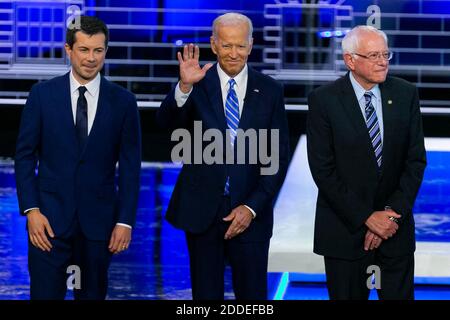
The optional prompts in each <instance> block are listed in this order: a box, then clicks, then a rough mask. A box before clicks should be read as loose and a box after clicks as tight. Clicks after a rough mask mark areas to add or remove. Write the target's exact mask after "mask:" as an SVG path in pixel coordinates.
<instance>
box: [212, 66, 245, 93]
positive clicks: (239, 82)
mask: <svg viewBox="0 0 450 320" xmlns="http://www.w3.org/2000/svg"><path fill="white" fill-rule="evenodd" d="M217 73H218V74H219V79H220V87H221V88H225V89H227V85H228V80H230V79H231V78H230V76H229V75H227V74H226V73H225V71H223V69H222V68H221V67H220V64H219V63H217ZM247 77H248V67H247V64H245V66H244V68H243V69H242V70H241V72H239V73H238V74H237V75H236V76H235V77H234V78H233V79H234V81H236V86H237V87H238V88H242V87H243V85H244V83H245V81H247Z"/></svg>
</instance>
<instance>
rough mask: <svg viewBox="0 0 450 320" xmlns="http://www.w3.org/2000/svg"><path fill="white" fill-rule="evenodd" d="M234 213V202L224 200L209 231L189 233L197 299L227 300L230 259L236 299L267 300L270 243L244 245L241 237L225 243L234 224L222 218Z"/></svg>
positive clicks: (191, 266) (195, 298)
mask: <svg viewBox="0 0 450 320" xmlns="http://www.w3.org/2000/svg"><path fill="white" fill-rule="evenodd" d="M230 213H231V207H230V199H229V198H228V197H223V200H222V203H221V205H220V208H219V210H218V212H217V216H216V219H215V221H214V223H213V224H212V225H211V226H210V227H209V229H208V230H207V231H206V232H204V233H201V234H192V233H188V232H186V240H187V245H188V251H189V258H190V271H191V284H192V297H193V299H194V300H223V299H224V271H225V264H226V261H227V260H228V262H229V264H230V266H231V272H232V279H233V290H234V294H235V297H236V299H239V300H265V299H267V263H268V254H269V241H263V242H242V241H240V239H239V236H237V237H235V238H232V239H230V240H224V236H225V233H226V231H227V229H228V226H229V225H230V222H224V221H223V220H222V218H224V217H226V216H227V215H228V214H230ZM244 232H245V231H244Z"/></svg>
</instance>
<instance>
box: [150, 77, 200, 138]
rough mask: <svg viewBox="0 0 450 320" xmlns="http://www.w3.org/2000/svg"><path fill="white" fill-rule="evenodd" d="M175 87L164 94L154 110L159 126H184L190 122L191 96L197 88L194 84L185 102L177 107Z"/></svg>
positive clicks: (172, 127)
mask: <svg viewBox="0 0 450 320" xmlns="http://www.w3.org/2000/svg"><path fill="white" fill-rule="evenodd" d="M175 90H176V87H175V88H173V89H172V91H171V92H170V93H169V94H168V95H167V96H166V98H165V99H164V100H163V102H162V103H161V106H160V107H159V109H158V111H157V112H156V122H157V123H158V125H159V126H160V127H161V128H165V129H176V128H186V127H187V126H188V125H189V124H190V123H191V122H192V119H191V116H190V114H191V110H192V96H193V94H194V91H195V90H197V89H196V86H194V88H193V89H192V92H191V93H190V94H189V97H188V99H187V101H186V103H185V104H184V105H183V106H181V107H178V105H177V102H176V100H175Z"/></svg>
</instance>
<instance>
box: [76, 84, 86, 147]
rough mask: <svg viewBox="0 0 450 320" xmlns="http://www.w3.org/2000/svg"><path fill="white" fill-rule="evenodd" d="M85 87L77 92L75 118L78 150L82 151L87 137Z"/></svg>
mask: <svg viewBox="0 0 450 320" xmlns="http://www.w3.org/2000/svg"><path fill="white" fill-rule="evenodd" d="M86 90H87V89H86V87H83V86H81V87H79V88H78V92H79V94H80V95H79V96H78V100H77V118H76V124H75V127H76V131H77V138H78V143H79V145H80V149H81V150H83V148H84V146H85V144H86V140H87V137H88V117H87V100H86V97H85V96H84V94H85V92H86Z"/></svg>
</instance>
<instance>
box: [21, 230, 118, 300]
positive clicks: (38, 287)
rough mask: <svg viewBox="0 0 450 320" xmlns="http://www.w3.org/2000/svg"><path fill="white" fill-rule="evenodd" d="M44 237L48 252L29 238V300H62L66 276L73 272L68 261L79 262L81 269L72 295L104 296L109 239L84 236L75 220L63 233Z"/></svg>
mask: <svg viewBox="0 0 450 320" xmlns="http://www.w3.org/2000/svg"><path fill="white" fill-rule="evenodd" d="M47 237H48V239H49V240H50V242H51V244H52V246H53V248H52V249H51V251H50V252H45V251H42V250H41V249H39V248H36V247H34V246H33V244H32V243H31V242H30V241H28V269H29V272H30V298H31V300H63V299H64V298H65V296H66V291H67V279H68V276H69V275H70V274H72V273H73V271H72V272H71V273H67V271H68V270H67V268H68V267H69V266H71V265H75V266H78V267H79V270H80V271H81V272H80V276H81V277H80V283H81V288H80V289H74V297H75V299H76V300H104V299H105V297H106V293H107V288H108V267H109V263H110V261H111V253H110V252H109V250H108V244H109V243H108V242H106V241H91V240H88V239H86V237H85V236H84V235H83V233H82V231H81V228H80V226H79V225H78V222H77V221H76V222H74V224H73V226H72V227H71V230H69V231H68V232H67V233H66V234H65V235H64V236H63V237H60V238H56V237H55V238H53V239H52V238H50V237H49V236H47ZM70 284H72V281H70Z"/></svg>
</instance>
